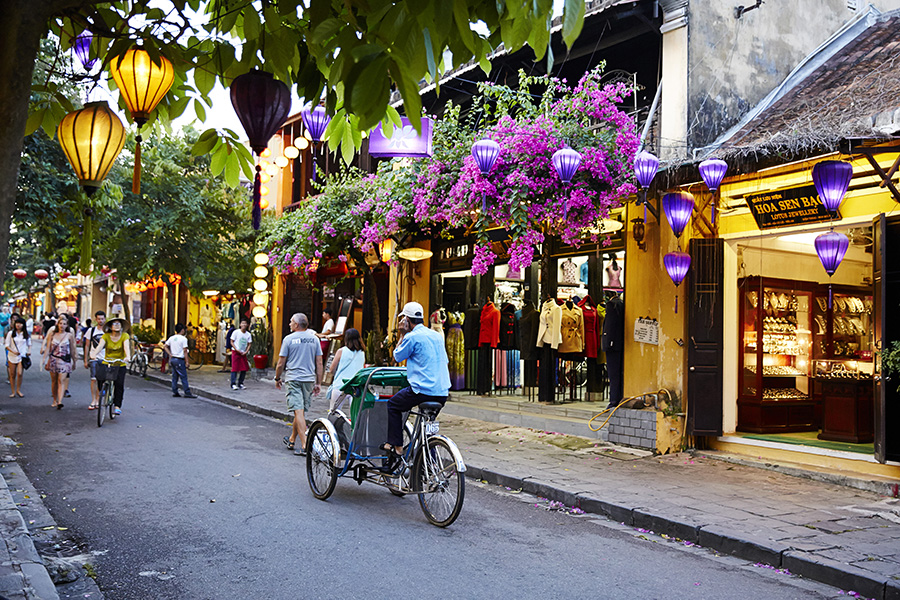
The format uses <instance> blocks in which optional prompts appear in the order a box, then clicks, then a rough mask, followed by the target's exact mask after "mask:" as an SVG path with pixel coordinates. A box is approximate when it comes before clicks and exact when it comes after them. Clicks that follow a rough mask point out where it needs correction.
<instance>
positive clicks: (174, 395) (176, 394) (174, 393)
mask: <svg viewBox="0 0 900 600" xmlns="http://www.w3.org/2000/svg"><path fill="white" fill-rule="evenodd" d="M172 397H173V398H181V394H179V393H178V392H172Z"/></svg>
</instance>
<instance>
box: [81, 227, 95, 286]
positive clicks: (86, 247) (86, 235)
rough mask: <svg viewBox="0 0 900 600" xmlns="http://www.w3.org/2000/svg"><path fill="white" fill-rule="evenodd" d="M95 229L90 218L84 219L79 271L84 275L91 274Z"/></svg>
mask: <svg viewBox="0 0 900 600" xmlns="http://www.w3.org/2000/svg"><path fill="white" fill-rule="evenodd" d="M93 239H94V227H93V221H92V219H91V218H90V217H87V216H86V217H85V218H84V231H83V232H82V234H81V263H80V264H79V265H78V270H79V271H81V274H82V275H88V274H90V272H91V247H92V246H93Z"/></svg>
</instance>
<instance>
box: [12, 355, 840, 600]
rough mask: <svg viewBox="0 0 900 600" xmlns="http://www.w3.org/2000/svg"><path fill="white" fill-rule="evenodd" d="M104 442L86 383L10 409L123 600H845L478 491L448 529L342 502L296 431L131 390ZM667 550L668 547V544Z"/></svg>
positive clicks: (27, 455)
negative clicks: (320, 488) (318, 494)
mask: <svg viewBox="0 0 900 600" xmlns="http://www.w3.org/2000/svg"><path fill="white" fill-rule="evenodd" d="M127 385H128V389H127V390H126V394H125V403H124V406H123V413H124V414H123V415H122V416H121V417H120V418H118V419H116V420H115V421H114V422H111V423H110V422H107V423H106V424H104V426H103V427H102V428H98V427H97V426H96V418H95V413H93V412H89V411H88V410H86V406H87V394H86V389H87V377H86V372H85V371H84V370H83V369H82V370H79V371H77V372H76V373H75V375H74V377H73V381H72V386H71V387H72V394H73V397H72V398H71V399H68V400H67V401H66V403H65V404H66V405H65V408H64V409H63V410H61V411H56V410H52V409H51V408H50V406H49V405H50V399H49V394H48V390H49V381H48V376H47V374H46V373H40V372H37V371H36V370H32V371H30V372H29V373H28V377H27V378H26V384H25V394H26V398H24V399H17V400H12V399H9V400H7V399H5V398H4V400H3V410H2V419H3V424H2V433H3V434H5V435H8V436H11V437H12V438H13V439H14V440H16V441H17V442H19V443H21V444H22V446H20V447H19V448H18V449H17V454H18V458H19V463H20V464H21V465H22V467H23V468H24V470H25V472H26V474H27V475H28V476H29V477H30V478H31V480H32V482H33V483H34V485H35V487H36V488H37V489H38V490H39V491H40V492H42V493H43V494H46V495H47V498H46V499H45V500H44V502H45V503H46V505H47V507H48V509H49V510H50V512H51V513H52V515H53V516H54V517H55V518H56V520H57V522H58V524H59V525H60V526H62V527H67V528H69V530H70V531H71V532H72V534H73V535H74V537H75V538H76V539H77V540H79V541H80V542H81V543H82V544H83V545H84V546H85V550H86V551H88V552H94V553H95V555H96V557H95V560H94V561H93V563H92V564H93V566H94V569H95V571H96V573H97V581H98V583H99V585H100V588H101V589H102V590H103V592H104V593H105V595H106V597H107V598H109V599H123V600H124V599H147V598H153V599H168V598H173V599H174V598H179V599H184V598H191V599H207V598H209V599H213V598H215V599H224V598H228V599H231V598H234V599H239V598H259V597H266V598H273V599H278V598H284V599H288V598H333V597H345V598H446V597H453V598H493V597H499V596H514V597H527V598H589V597H594V598H603V597H614V596H620V595H624V594H627V595H629V596H634V597H641V598H717V599H728V598H763V597H765V598H767V599H780V598H785V599H787V598H825V597H834V596H835V594H836V593H837V592H836V590H834V589H833V588H829V587H827V586H824V585H820V584H813V583H811V582H808V581H804V580H801V579H798V578H793V577H790V576H789V575H785V574H779V573H775V572H774V571H771V570H767V569H760V568H754V567H752V566H749V565H748V563H747V562H746V561H741V560H738V559H734V558H716V557H714V556H713V555H712V553H710V552H708V551H705V550H702V549H697V548H685V547H683V546H681V545H680V544H676V543H674V542H670V543H654V541H653V539H652V537H653V536H643V537H644V538H647V539H642V537H641V536H637V537H636V535H635V532H634V531H632V530H631V529H629V528H624V527H620V526H618V524H614V523H613V524H609V525H607V524H606V523H607V522H606V521H605V520H603V519H597V518H595V517H578V516H573V515H567V514H563V513H559V512H552V511H548V510H546V509H544V508H543V507H536V506H535V504H537V502H535V499H534V498H525V497H517V496H516V495H515V494H511V493H507V492H505V491H504V490H503V488H497V487H495V486H483V485H478V484H476V483H474V482H472V481H471V480H470V481H469V482H468V486H467V487H468V489H467V492H468V493H467V497H466V504H465V506H464V508H463V513H462V515H461V517H460V518H459V520H458V521H457V522H456V523H455V524H454V525H453V526H452V527H450V528H449V529H447V530H442V529H438V528H435V527H433V526H431V525H429V524H428V523H427V522H426V521H425V518H424V516H423V515H422V513H421V511H420V509H419V506H418V503H417V501H416V499H415V498H411V497H407V498H402V499H399V498H395V497H393V496H391V495H390V494H389V493H387V492H386V491H385V490H383V489H381V488H377V487H375V486H357V485H356V484H355V483H354V482H352V481H350V480H340V481H339V482H338V488H337V490H336V492H335V494H334V496H332V498H331V499H330V500H329V501H327V502H321V501H318V500H315V499H314V498H313V496H312V494H311V493H310V492H309V488H308V485H307V482H306V478H305V470H304V463H303V462H302V459H300V458H298V457H295V456H294V455H293V454H292V453H289V452H288V451H286V450H285V449H284V448H283V446H282V444H281V441H280V440H281V437H282V436H283V435H284V434H285V433H286V432H287V427H286V425H284V424H281V423H278V422H276V421H274V420H271V419H267V418H262V417H258V416H254V415H249V414H246V413H244V412H241V411H238V410H235V409H232V408H228V407H224V406H222V405H219V404H216V403H213V402H210V401H204V400H185V399H176V398H172V397H171V395H170V393H169V391H168V390H167V389H166V388H163V387H161V386H158V385H154V384H150V383H146V382H143V381H140V380H138V379H135V378H133V377H130V376H129V378H128V379H127ZM655 541H656V542H662V540H661V539H660V538H656V539H655Z"/></svg>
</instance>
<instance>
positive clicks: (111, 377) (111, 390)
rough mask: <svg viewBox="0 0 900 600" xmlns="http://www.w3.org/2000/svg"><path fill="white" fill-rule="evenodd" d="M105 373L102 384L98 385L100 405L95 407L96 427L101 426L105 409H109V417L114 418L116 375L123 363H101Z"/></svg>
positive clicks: (122, 367) (123, 366)
mask: <svg viewBox="0 0 900 600" xmlns="http://www.w3.org/2000/svg"><path fill="white" fill-rule="evenodd" d="M101 365H102V366H103V368H104V370H105V371H106V373H105V377H106V378H105V379H104V381H103V385H101V386H100V405H99V406H98V407H97V427H103V420H104V418H105V417H106V411H107V410H108V411H109V418H110V420H113V419H115V418H116V405H115V404H113V397H114V396H115V392H116V377H117V376H118V374H119V369H124V368H125V365H124V364H120V365H107V364H103V363H101Z"/></svg>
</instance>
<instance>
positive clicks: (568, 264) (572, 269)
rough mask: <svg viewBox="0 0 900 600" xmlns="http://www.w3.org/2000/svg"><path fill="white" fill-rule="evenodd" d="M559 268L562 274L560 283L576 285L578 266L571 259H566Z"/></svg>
mask: <svg viewBox="0 0 900 600" xmlns="http://www.w3.org/2000/svg"><path fill="white" fill-rule="evenodd" d="M560 268H561V269H562V273H563V277H562V283H573V284H574V283H578V265H576V264H575V262H574V261H573V260H572V259H571V258H567V259H566V260H565V261H564V262H563V264H561V265H560Z"/></svg>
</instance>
